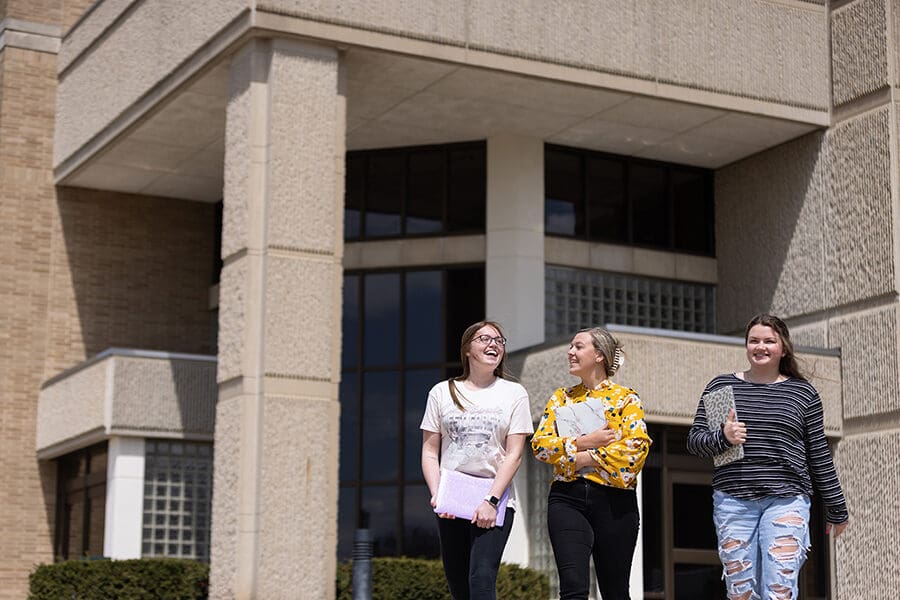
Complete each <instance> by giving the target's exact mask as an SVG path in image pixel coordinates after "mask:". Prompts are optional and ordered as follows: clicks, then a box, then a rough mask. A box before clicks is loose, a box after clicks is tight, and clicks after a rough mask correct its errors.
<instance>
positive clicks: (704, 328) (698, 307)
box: [544, 265, 716, 339]
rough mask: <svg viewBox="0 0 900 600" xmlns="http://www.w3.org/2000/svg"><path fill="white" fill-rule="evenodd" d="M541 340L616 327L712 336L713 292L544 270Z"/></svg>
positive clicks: (677, 284) (636, 278) (708, 287)
mask: <svg viewBox="0 0 900 600" xmlns="http://www.w3.org/2000/svg"><path fill="white" fill-rule="evenodd" d="M544 291H545V295H546V311H545V315H546V317H545V323H544V332H545V335H546V337H547V339H554V338H557V337H560V336H564V335H569V334H571V333H572V332H574V331H577V330H578V329H581V328H584V327H592V326H594V325H604V324H606V323H617V324H619V325H636V326H639V327H655V328H659V329H674V330H677V331H694V332H699V333H714V332H715V322H716V318H715V317H716V315H715V299H716V298H715V293H716V290H715V286H712V285H706V284H702V283H690V282H685V281H672V280H668V279H655V278H651V277H640V276H637V275H625V274H621V273H605V272H603V271H589V270H586V269H573V268H569V267H559V266H554V265H547V267H546V277H545V284H544Z"/></svg>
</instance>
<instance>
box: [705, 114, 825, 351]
mask: <svg viewBox="0 0 900 600" xmlns="http://www.w3.org/2000/svg"><path fill="white" fill-rule="evenodd" d="M826 141H827V140H826V136H825V134H824V133H823V132H815V133H811V134H808V135H805V136H803V137H800V138H797V139H796V140H793V141H790V142H787V143H785V144H782V145H780V146H777V147H775V148H772V149H771V150H768V151H766V152H762V153H760V154H756V155H755V156H752V157H750V158H748V159H745V160H742V161H740V162H737V163H733V164H732V165H730V166H727V167H725V168H723V169H720V170H719V171H716V174H715V189H716V256H717V259H718V265H719V282H718V287H717V292H716V293H717V299H716V311H717V319H718V330H719V331H720V332H730V333H738V334H743V328H744V326H745V325H746V323H747V321H748V320H749V319H750V318H751V317H752V316H753V315H755V314H758V313H760V312H763V311H770V312H773V313H775V314H777V315H779V316H782V317H790V316H793V315H798V314H805V313H809V312H813V311H817V310H822V309H823V308H824V307H825V273H824V272H823V266H824V253H825V235H826V231H825V227H824V215H825V210H826V206H825V203H826V199H827V193H828V189H827V187H828V179H827V173H826V168H827V165H826V152H827V148H826Z"/></svg>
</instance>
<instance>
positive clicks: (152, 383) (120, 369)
mask: <svg viewBox="0 0 900 600" xmlns="http://www.w3.org/2000/svg"><path fill="white" fill-rule="evenodd" d="M113 360H114V361H115V370H114V375H113V381H112V383H113V397H112V403H113V406H112V408H113V410H112V420H111V421H110V423H109V426H110V428H112V429H140V430H145V431H148V432H163V431H167V432H172V433H179V434H181V433H184V434H190V435H203V436H212V433H213V428H214V426H215V408H216V397H217V394H218V388H217V387H216V363H215V362H212V361H191V360H182V359H169V360H167V359H153V358H130V357H124V356H122V357H116V358H115V359H113Z"/></svg>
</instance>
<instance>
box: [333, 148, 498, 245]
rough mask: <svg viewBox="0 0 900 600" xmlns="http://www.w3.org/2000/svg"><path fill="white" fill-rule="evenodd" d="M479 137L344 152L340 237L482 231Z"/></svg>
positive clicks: (483, 185)
mask: <svg viewBox="0 0 900 600" xmlns="http://www.w3.org/2000/svg"><path fill="white" fill-rule="evenodd" d="M485 161H486V153H485V144H484V142H466V143H460V144H445V145H439V146H414V147H409V148H391V149H386V150H360V151H354V152H348V153H347V161H346V171H347V173H346V181H345V200H344V202H345V204H344V239H346V240H366V239H379V238H387V237H401V236H426V235H441V234H446V233H481V232H484V223H485V195H486V193H487V179H486V178H487V167H486V164H485Z"/></svg>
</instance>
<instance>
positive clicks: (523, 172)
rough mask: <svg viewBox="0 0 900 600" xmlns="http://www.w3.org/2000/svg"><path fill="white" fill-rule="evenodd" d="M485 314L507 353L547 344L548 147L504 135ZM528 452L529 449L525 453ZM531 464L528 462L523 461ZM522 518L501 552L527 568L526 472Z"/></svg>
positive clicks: (492, 197) (497, 151) (493, 174)
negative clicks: (493, 322) (501, 336)
mask: <svg viewBox="0 0 900 600" xmlns="http://www.w3.org/2000/svg"><path fill="white" fill-rule="evenodd" d="M486 234H487V235H486V237H487V253H486V255H487V258H486V261H485V278H486V282H485V296H486V304H487V306H486V313H487V317H488V318H489V319H494V320H497V321H499V322H500V324H501V325H503V328H504V330H505V331H506V335H507V337H508V338H509V346H507V348H506V350H507V352H511V351H513V350H518V349H520V348H525V347H527V346H532V345H534V344H540V343H541V342H543V341H544V142H543V141H542V140H539V139H535V138H524V137H518V136H510V135H501V136H496V137H492V138H488V141H487V226H486ZM526 452H528V449H526ZM524 460H528V457H527V456H526V457H524ZM516 488H517V489H518V491H519V496H518V499H517V501H518V503H519V507H518V515H517V518H516V520H515V521H514V522H513V529H512V532H511V533H510V538H509V542H508V543H507V544H506V550H505V552H504V553H503V560H504V561H506V562H512V563H518V564H522V565H527V564H528V555H529V547H528V544H529V538H528V531H527V527H526V525H527V523H526V519H525V518H524V515H525V514H527V511H528V509H529V502H528V496H529V493H528V475H527V469H525V468H520V469H519V471H518V473H517V474H516Z"/></svg>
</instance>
